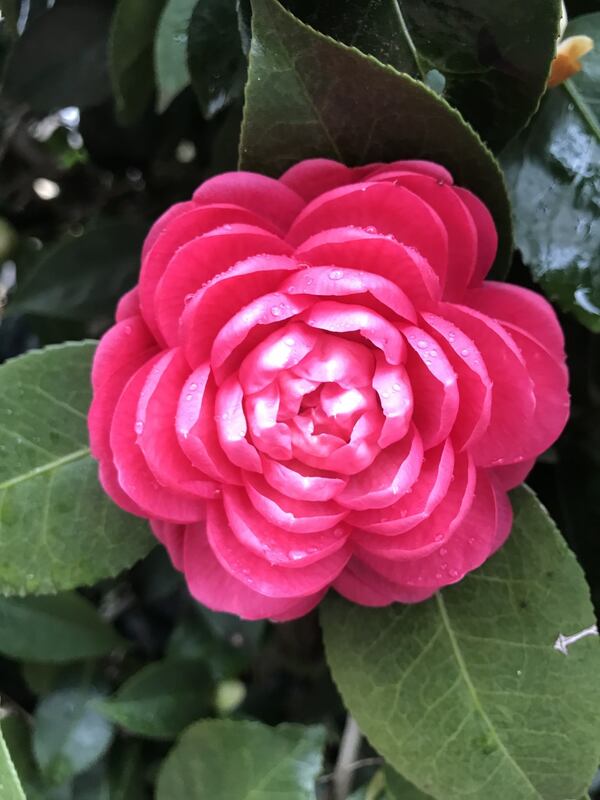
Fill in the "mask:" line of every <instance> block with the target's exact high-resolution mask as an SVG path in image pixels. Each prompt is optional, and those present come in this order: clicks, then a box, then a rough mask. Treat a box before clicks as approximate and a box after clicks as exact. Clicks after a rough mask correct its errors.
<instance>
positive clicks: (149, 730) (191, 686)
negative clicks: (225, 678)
mask: <svg viewBox="0 0 600 800" xmlns="http://www.w3.org/2000/svg"><path fill="white" fill-rule="evenodd" d="M212 694H213V684H212V680H211V677H210V675H209V673H208V671H207V668H206V666H205V665H204V663H203V662H201V661H191V660H185V661H174V660H168V659H167V660H165V661H159V662H157V663H154V664H149V665H148V666H146V667H144V668H143V669H141V670H140V671H139V672H137V673H136V674H135V675H134V676H133V677H132V678H130V679H129V680H128V681H126V682H125V683H124V684H123V685H122V686H121V687H120V689H119V691H118V692H117V693H116V694H115V695H114V696H113V697H111V698H109V699H108V700H106V701H104V702H102V703H99V704H98V705H97V708H98V709H99V710H100V712H101V713H102V714H104V716H105V717H107V718H108V719H110V720H112V721H113V722H116V723H117V724H119V725H122V726H123V727H124V728H126V729H127V730H129V731H132V732H133V733H138V734H140V735H141V736H150V737H153V738H158V739H172V738H174V737H175V736H177V735H178V734H179V733H180V732H181V731H182V730H183V728H185V727H187V725H189V724H190V723H191V722H194V721H195V720H197V719H199V718H200V717H202V716H204V715H205V714H206V713H207V711H208V709H209V707H210V704H211V700H212Z"/></svg>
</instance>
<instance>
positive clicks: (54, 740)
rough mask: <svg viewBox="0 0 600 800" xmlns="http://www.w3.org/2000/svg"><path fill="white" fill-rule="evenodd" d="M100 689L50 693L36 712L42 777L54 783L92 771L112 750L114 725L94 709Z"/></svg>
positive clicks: (35, 732)
mask: <svg viewBox="0 0 600 800" xmlns="http://www.w3.org/2000/svg"><path fill="white" fill-rule="evenodd" d="M100 697H101V695H100V694H99V692H98V691H97V690H96V689H93V688H89V689H85V688H79V689H63V690H61V691H58V692H54V693H53V694H49V695H48V696H47V697H44V699H43V700H42V701H41V702H40V704H39V705H38V707H37V708H36V710H35V717H34V730H33V752H34V755H35V759H36V761H37V763H38V766H39V767H40V769H41V771H42V774H43V775H44V777H45V778H46V780H47V781H49V782H50V783H53V784H56V785H58V784H61V783H64V782H65V781H66V780H67V779H68V778H70V777H71V776H73V775H77V774H79V773H81V772H84V771H85V770H87V769H89V767H91V766H92V765H93V764H95V763H96V761H98V760H99V759H100V758H102V756H103V755H104V753H105V752H106V751H107V750H108V748H109V746H110V743H111V741H112V737H113V729H112V725H111V724H110V723H109V722H107V720H106V719H104V717H102V716H100V714H98V713H97V711H95V710H94V703H95V702H97V701H98V699H99V698H100Z"/></svg>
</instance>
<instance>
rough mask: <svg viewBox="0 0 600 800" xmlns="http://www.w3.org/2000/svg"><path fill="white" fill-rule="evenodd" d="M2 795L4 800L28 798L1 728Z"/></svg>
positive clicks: (0, 769)
mask: <svg viewBox="0 0 600 800" xmlns="http://www.w3.org/2000/svg"><path fill="white" fill-rule="evenodd" d="M0 797H2V800H26V798H25V792H24V791H23V787H22V786H21V782H20V781H19V776H18V775H17V770H16V769H15V767H14V764H13V762H12V759H11V757H10V753H9V752H8V747H7V746H6V742H5V741H4V737H3V736H2V730H0Z"/></svg>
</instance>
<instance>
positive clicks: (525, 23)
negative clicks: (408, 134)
mask: <svg viewBox="0 0 600 800" xmlns="http://www.w3.org/2000/svg"><path fill="white" fill-rule="evenodd" d="M286 5H287V7H288V8H290V10H291V11H292V12H293V13H295V14H297V16H299V17H300V18H301V19H302V20H304V21H305V22H307V23H308V24H310V25H312V26H313V27H314V28H317V29H318V30H320V31H322V32H323V33H326V34H327V35H329V36H331V37H333V38H334V39H338V40H339V41H342V42H344V43H345V44H348V45H352V46H354V47H357V48H358V49H359V50H362V51H363V52H364V53H368V54H369V55H373V56H375V57H376V58H378V59H379V60H380V61H382V62H384V63H387V64H391V65H392V66H393V67H395V68H396V69H398V70H399V71H401V72H407V73H408V74H410V75H413V76H414V77H421V78H422V77H425V78H426V79H427V78H428V77H429V73H430V72H431V70H436V71H437V72H438V73H439V74H440V75H441V76H443V77H442V84H443V87H444V96H445V98H446V100H448V102H449V103H450V104H451V105H453V106H455V107H456V108H458V110H459V111H460V112H461V113H462V114H463V116H464V117H465V119H467V120H468V121H469V122H470V123H471V124H472V125H473V127H474V128H475V130H477V131H478V132H479V133H480V134H481V135H482V136H483V138H484V139H485V140H486V141H487V142H489V144H490V145H491V146H492V147H494V148H498V147H500V146H502V145H504V144H506V142H507V141H508V140H509V139H511V138H512V136H514V134H515V133H517V131H519V130H520V129H521V128H523V126H524V125H525V124H526V123H527V120H528V119H529V118H530V117H531V115H532V114H533V113H534V111H535V110H536V108H537V106H538V103H539V101H540V97H541V95H542V93H543V91H544V89H545V86H546V79H547V77H548V72H549V69H550V62H551V61H552V58H553V57H554V52H555V47H556V37H557V32H558V20H559V16H560V1H559V0H529V2H527V3H523V2H521V0H505V1H504V2H502V3H497V2H495V0H372V1H371V2H369V3H365V2H364V1H363V0H347V2H345V3H344V4H343V9H342V8H340V4H339V2H337V0H288V2H286ZM532 32H535V33H532Z"/></svg>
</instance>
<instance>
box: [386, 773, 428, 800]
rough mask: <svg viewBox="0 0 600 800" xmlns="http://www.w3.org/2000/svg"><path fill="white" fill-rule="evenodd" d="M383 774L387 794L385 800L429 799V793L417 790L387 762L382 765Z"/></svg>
mask: <svg viewBox="0 0 600 800" xmlns="http://www.w3.org/2000/svg"><path fill="white" fill-rule="evenodd" d="M384 775H385V786H386V789H387V795H388V797H387V798H386V800H431V795H429V794H424V793H423V792H421V791H419V790H418V789H417V787H416V786H413V785H412V783H409V782H408V781H407V780H406V778H403V777H402V775H398V773H397V772H396V771H395V770H393V769H392V768H391V767H390V766H388V765H387V764H386V765H385V767H384Z"/></svg>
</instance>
